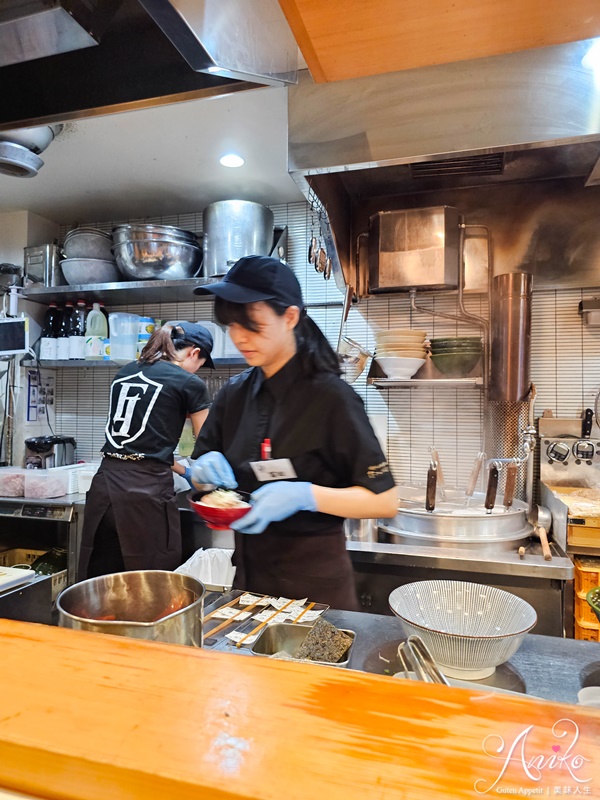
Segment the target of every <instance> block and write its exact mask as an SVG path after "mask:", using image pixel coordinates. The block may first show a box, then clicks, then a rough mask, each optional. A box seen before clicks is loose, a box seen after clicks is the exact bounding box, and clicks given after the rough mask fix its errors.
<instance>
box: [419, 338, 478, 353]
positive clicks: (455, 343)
mask: <svg viewBox="0 0 600 800" xmlns="http://www.w3.org/2000/svg"><path fill="white" fill-rule="evenodd" d="M430 344H431V351H432V352H433V353H446V352H448V351H451V352H453V353H454V352H458V351H460V352H463V351H465V350H471V351H474V350H477V351H478V352H481V349H482V343H481V339H480V338H479V337H478V336H465V337H463V338H457V339H431V340H430Z"/></svg>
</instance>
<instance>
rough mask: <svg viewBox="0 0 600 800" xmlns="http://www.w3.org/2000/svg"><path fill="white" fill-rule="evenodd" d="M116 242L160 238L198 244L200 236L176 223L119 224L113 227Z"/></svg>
mask: <svg viewBox="0 0 600 800" xmlns="http://www.w3.org/2000/svg"><path fill="white" fill-rule="evenodd" d="M112 238H113V240H114V242H115V244H125V243H126V242H129V241H131V240H133V239H148V240H152V239H159V240H161V241H168V242H190V243H191V244H198V237H197V236H196V234H195V233H192V231H186V230H184V229H183V228H176V227H175V226H174V225H117V227H116V228H113V232H112Z"/></svg>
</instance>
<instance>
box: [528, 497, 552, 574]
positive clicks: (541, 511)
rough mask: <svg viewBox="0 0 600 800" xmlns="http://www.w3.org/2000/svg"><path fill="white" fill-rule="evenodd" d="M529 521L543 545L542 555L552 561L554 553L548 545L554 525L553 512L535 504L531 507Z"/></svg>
mask: <svg viewBox="0 0 600 800" xmlns="http://www.w3.org/2000/svg"><path fill="white" fill-rule="evenodd" d="M529 521H530V522H531V524H532V525H533V530H534V531H535V533H536V535H537V536H538V538H539V540H540V542H541V543H542V553H543V554H544V559H545V560H546V561H552V551H551V550H550V545H549V544H548V531H549V530H550V527H551V525H552V512H551V511H550V509H549V508H546V506H538V505H536V504H535V503H534V504H533V506H532V507H531V514H530V515H529Z"/></svg>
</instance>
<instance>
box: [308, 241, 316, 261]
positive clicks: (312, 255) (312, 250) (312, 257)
mask: <svg viewBox="0 0 600 800" xmlns="http://www.w3.org/2000/svg"><path fill="white" fill-rule="evenodd" d="M317 249H318V248H317V238H316V236H311V238H310V244H309V245H308V263H309V264H313V265H314V264H316V263H317Z"/></svg>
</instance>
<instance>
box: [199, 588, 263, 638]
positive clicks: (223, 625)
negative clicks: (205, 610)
mask: <svg viewBox="0 0 600 800" xmlns="http://www.w3.org/2000/svg"><path fill="white" fill-rule="evenodd" d="M264 596H266V595H264ZM264 596H263V597H264ZM263 597H259V598H258V600H257V601H256V602H255V603H251V604H250V605H249V606H242V607H241V608H240V609H239V611H236V613H235V614H234V615H233V617H229V619H226V620H225V621H224V622H222V623H221V624H220V625H217V627H216V628H212V629H211V630H210V631H204V636H205V637H208V636H212V635H213V634H215V633H219V631H222V630H223V628H226V627H227V626H228V625H231V623H232V622H235V619H236V617H239V615H240V614H243V613H244V611H252V609H253V608H254V607H255V606H257V605H258V604H259V603H260V601H261V600H262V599H263ZM236 599H237V598H236ZM227 605H231V603H227ZM221 608H225V606H221ZM219 610H220V609H217V611H219ZM213 613H214V612H213ZM210 616H212V614H211V615H210ZM244 638H245V637H244Z"/></svg>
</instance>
